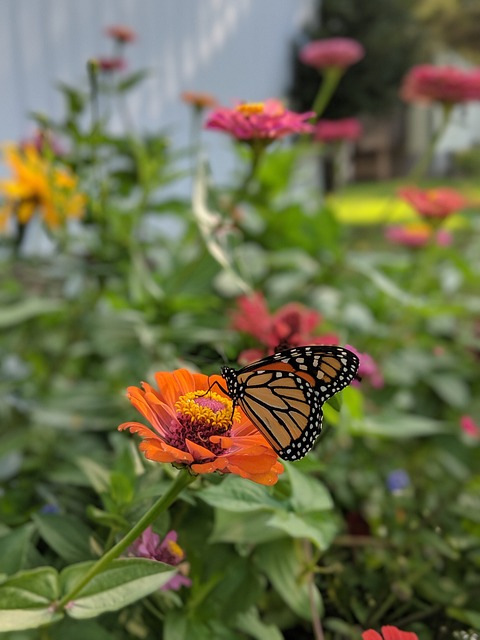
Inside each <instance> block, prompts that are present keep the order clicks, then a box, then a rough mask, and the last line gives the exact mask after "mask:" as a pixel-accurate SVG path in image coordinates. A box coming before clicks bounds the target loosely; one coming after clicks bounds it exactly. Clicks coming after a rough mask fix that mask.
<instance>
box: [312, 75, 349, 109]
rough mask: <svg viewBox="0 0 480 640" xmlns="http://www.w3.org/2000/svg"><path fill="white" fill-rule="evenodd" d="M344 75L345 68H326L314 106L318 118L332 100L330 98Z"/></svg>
mask: <svg viewBox="0 0 480 640" xmlns="http://www.w3.org/2000/svg"><path fill="white" fill-rule="evenodd" d="M342 75H343V69H341V68H340V67H329V68H328V69H325V75H324V76H323V82H322V84H321V85H320V88H319V90H318V93H317V95H316V97H315V101H314V103H313V107H312V108H313V111H315V113H316V115H317V118H320V116H321V115H322V113H323V112H324V111H325V109H326V108H327V105H328V103H329V102H330V99H331V97H332V95H333V94H334V92H335V89H336V88H337V85H338V83H339V82H340V78H341V77H342Z"/></svg>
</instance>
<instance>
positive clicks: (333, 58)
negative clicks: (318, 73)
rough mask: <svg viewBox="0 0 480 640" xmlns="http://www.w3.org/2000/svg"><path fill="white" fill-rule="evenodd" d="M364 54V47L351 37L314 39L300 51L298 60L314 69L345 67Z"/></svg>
mask: <svg viewBox="0 0 480 640" xmlns="http://www.w3.org/2000/svg"><path fill="white" fill-rule="evenodd" d="M364 55H365V49H364V48H363V46H362V45H361V44H360V42H358V41H357V40H353V39H352V38H327V39H326V40H314V41H313V42H310V43H309V44H307V45H305V46H304V47H303V49H302V50H301V51H300V55H299V57H300V60H301V61H302V62H303V63H304V64H308V65H309V66H311V67H315V68H316V69H325V68H327V67H337V68H340V69H346V68H347V67H350V66H351V65H352V64H354V63H355V62H358V61H359V60H361V59H362V58H363V57H364Z"/></svg>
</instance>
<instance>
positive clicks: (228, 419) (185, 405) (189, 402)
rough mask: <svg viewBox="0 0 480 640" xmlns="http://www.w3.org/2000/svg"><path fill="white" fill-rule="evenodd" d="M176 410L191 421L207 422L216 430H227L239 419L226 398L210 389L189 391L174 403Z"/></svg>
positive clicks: (230, 402) (238, 415)
mask: <svg viewBox="0 0 480 640" xmlns="http://www.w3.org/2000/svg"><path fill="white" fill-rule="evenodd" d="M175 409H176V411H177V412H178V413H179V414H181V415H183V416H187V417H188V418H190V420H191V421H192V422H201V423H207V424H209V425H210V426H212V427H215V428H216V429H217V430H218V431H227V430H228V429H229V428H230V427H231V426H232V422H234V421H235V422H238V421H239V420H240V414H239V413H238V411H237V410H236V409H235V411H233V403H232V401H231V400H229V399H228V398H224V397H223V396H221V395H219V394H218V393H214V392H212V391H210V392H209V393H208V395H207V394H206V393H205V391H190V392H189V393H186V394H185V395H184V396H181V397H180V398H179V399H178V400H177V402H176V403H175Z"/></svg>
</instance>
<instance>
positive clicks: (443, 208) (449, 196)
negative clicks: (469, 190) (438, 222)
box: [398, 187, 468, 219]
mask: <svg viewBox="0 0 480 640" xmlns="http://www.w3.org/2000/svg"><path fill="white" fill-rule="evenodd" d="M398 195H399V196H400V198H402V199H403V200H405V201H406V202H408V203H409V204H410V205H411V206H412V207H413V208H414V209H415V210H416V211H417V213H419V214H420V215H421V216H422V217H424V218H437V219H438V218H441V219H443V218H447V217H448V216H450V215H451V214H452V213H455V212H456V211H459V210H460V209H463V208H464V207H465V206H466V205H467V204H468V201H467V199H466V198H464V196H462V194H461V193H458V191H455V189H449V188H447V187H442V188H439V189H418V188H417V187H404V188H403V189H400V190H399V192H398Z"/></svg>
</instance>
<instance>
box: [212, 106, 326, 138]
mask: <svg viewBox="0 0 480 640" xmlns="http://www.w3.org/2000/svg"><path fill="white" fill-rule="evenodd" d="M314 115H315V114H314V113H313V112H312V111H308V112H307V113H294V112H293V111H289V110H288V109H285V107H284V106H283V105H282V103H281V102H280V101H279V100H273V99H272V100H266V101H265V102H244V103H241V104H239V105H237V106H236V107H234V108H233V109H228V108H227V107H220V108H219V109H215V110H214V111H212V112H211V113H210V115H209V117H208V118H207V121H206V123H205V128H206V129H216V130H218V131H223V132H225V133H228V134H230V135H231V136H233V137H234V138H237V140H243V141H245V142H253V141H259V140H260V141H262V142H263V143H264V144H265V145H266V144H269V143H270V142H272V141H273V140H277V139H279V138H284V137H285V136H289V135H292V134H295V133H310V132H311V131H313V127H312V125H311V124H309V123H308V122H306V121H307V120H308V119H309V118H312V117H313V116H314Z"/></svg>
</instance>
